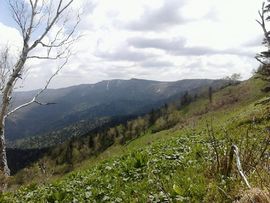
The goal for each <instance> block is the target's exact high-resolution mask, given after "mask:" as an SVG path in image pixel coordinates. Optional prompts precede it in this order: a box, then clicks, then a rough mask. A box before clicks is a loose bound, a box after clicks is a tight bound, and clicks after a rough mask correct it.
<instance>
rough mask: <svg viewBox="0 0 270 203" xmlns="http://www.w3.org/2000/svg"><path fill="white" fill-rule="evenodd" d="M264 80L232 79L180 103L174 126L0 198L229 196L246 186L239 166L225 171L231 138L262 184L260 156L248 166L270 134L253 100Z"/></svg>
mask: <svg viewBox="0 0 270 203" xmlns="http://www.w3.org/2000/svg"><path fill="white" fill-rule="evenodd" d="M262 86H263V82H261V81H259V80H249V81H246V82H243V83H242V84H240V85H238V86H231V87H227V88H225V89H223V90H221V91H219V92H217V93H215V94H214V99H213V104H212V105H211V107H210V106H209V102H208V99H204V98H201V99H199V100H197V101H196V102H194V103H192V104H190V105H189V106H187V107H185V108H184V109H182V110H181V112H180V113H181V114H182V117H183V119H182V121H181V122H180V123H178V124H177V125H176V126H175V127H174V128H171V129H169V130H166V131H162V132H159V133H155V134H149V133H148V134H145V135H143V136H141V137H140V138H138V139H136V140H134V141H132V142H130V143H129V144H128V145H126V146H120V145H114V146H112V147H110V148H109V149H107V150H106V151H105V152H104V153H102V154H101V155H99V156H98V157H96V158H91V159H89V160H88V161H85V162H84V163H82V164H81V165H80V166H79V167H78V169H77V170H76V171H74V172H73V173H71V174H69V175H67V176H65V177H63V178H61V179H59V180H57V181H53V183H51V184H45V185H42V186H38V185H35V184H32V185H30V186H27V187H22V188H21V189H19V190H18V191H17V192H16V193H7V194H4V195H3V196H2V197H0V202H55V201H56V200H58V201H60V202H72V201H73V202H94V201H96V202H147V201H150V202H160V201H161V202H166V201H173V202H201V201H204V202H226V201H227V202H231V201H232V199H236V198H237V197H238V196H239V194H240V191H241V190H243V189H245V186H244V184H243V183H242V181H241V179H240V178H239V175H238V174H237V172H236V170H235V167H234V168H233V172H232V174H231V176H230V177H228V178H225V177H224V170H225V169H226V163H227V160H226V158H227V157H228V156H227V154H228V150H229V147H230V146H231V144H232V143H235V144H237V146H238V147H239V148H240V151H241V152H242V153H241V159H242V162H243V168H244V170H245V171H246V172H247V174H248V178H249V181H250V183H251V185H252V186H254V187H261V188H264V187H265V186H266V185H270V177H269V175H268V176H267V171H265V169H264V168H263V164H261V163H259V164H257V165H256V171H255V170H254V169H253V168H252V167H251V166H250V165H253V164H254V162H256V161H254V160H257V157H259V156H260V155H261V152H262V150H261V148H263V146H264V145H263V144H264V141H265V138H266V137H267V136H268V134H267V133H266V132H265V127H267V125H268V118H267V117H265V111H266V110H265V107H263V106H261V105H257V106H255V105H254V104H255V103H256V102H257V101H259V100H260V99H262V98H263V97H265V96H266V95H264V94H263V93H261V92H260V91H259V89H260V88H261V87H262ZM215 148H216V150H217V151H215ZM216 154H218V155H219V164H218V163H217V156H216ZM268 164H269V163H268ZM218 165H219V168H218V169H217V166H218Z"/></svg>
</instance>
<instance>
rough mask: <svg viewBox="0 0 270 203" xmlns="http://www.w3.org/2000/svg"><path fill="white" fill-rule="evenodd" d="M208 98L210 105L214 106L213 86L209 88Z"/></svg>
mask: <svg viewBox="0 0 270 203" xmlns="http://www.w3.org/2000/svg"><path fill="white" fill-rule="evenodd" d="M208 97H209V102H210V104H212V100H213V88H212V87H211V86H210V87H209V88H208Z"/></svg>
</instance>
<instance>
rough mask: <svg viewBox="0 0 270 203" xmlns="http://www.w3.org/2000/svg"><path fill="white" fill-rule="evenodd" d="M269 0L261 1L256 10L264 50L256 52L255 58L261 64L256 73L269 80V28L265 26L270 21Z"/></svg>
mask: <svg viewBox="0 0 270 203" xmlns="http://www.w3.org/2000/svg"><path fill="white" fill-rule="evenodd" d="M269 12H270V1H269V0H267V3H266V2H263V4H262V8H261V10H259V11H258V13H259V19H258V20H256V21H257V22H258V23H259V25H260V26H261V28H262V31H263V35H264V39H263V42H262V44H263V45H265V47H266V50H265V51H262V52H260V53H258V54H257V55H256V56H255V58H256V59H257V60H258V61H259V62H260V63H261V64H262V66H261V67H260V68H259V69H258V73H259V74H260V75H262V76H263V77H264V78H265V79H266V80H268V81H270V30H269V29H268V28H267V22H268V21H270V15H269Z"/></svg>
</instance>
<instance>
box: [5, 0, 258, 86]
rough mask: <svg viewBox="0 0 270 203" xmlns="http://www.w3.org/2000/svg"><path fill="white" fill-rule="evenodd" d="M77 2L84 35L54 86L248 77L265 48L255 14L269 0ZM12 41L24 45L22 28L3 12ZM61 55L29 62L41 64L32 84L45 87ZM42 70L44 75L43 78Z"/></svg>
mask: <svg viewBox="0 0 270 203" xmlns="http://www.w3.org/2000/svg"><path fill="white" fill-rule="evenodd" d="M75 2H76V5H74V9H75V8H79V7H81V5H83V10H84V12H83V14H82V16H81V19H82V21H81V25H80V26H79V32H80V33H81V34H82V35H83V37H82V38H81V39H80V40H79V41H78V42H77V44H76V45H75V47H74V49H75V51H76V54H75V55H74V56H73V57H72V58H71V59H70V63H69V65H68V66H67V67H65V69H64V70H63V71H62V72H61V74H60V75H59V76H58V77H57V78H56V79H55V81H53V83H52V87H62V86H69V85H73V84H80V83H94V82H98V81H100V80H106V79H113V78H122V79H128V78H131V77H138V78H144V79H155V80H178V79H183V78H222V77H224V76H225V75H230V74H232V73H234V72H239V73H241V74H242V75H243V78H244V79H246V78H248V77H249V76H250V73H251V70H252V69H254V68H256V67H257V66H258V63H257V62H256V61H255V60H254V59H253V55H255V54H256V52H258V51H260V48H259V43H260V39H261V38H262V35H261V30H260V27H259V26H258V25H257V24H256V22H255V19H256V18H257V10H258V9H260V7H261V1H246V0H237V1H235V0H226V1H224V0H205V1H197V0H147V1H145V0H128V1H127V0H114V1H111V0H94V1H91V3H89V1H86V0H76V1H75ZM0 12H1V8H0ZM143 39H144V41H143ZM136 40H137V41H136ZM147 40H148V41H147ZM6 41H11V43H12V45H14V46H15V47H17V48H18V47H20V43H21V42H20V34H19V32H18V31H17V30H16V29H14V28H11V27H8V26H4V25H3V24H2V23H1V19H0V44H3V43H5V42H6ZM131 42H132V43H131ZM153 43H154V44H153ZM257 43H258V44H257ZM256 44H257V45H256ZM40 51H42V50H39V52H40ZM53 63H54V62H51V61H47V62H43V61H42V62H31V63H29V66H30V65H32V66H34V70H33V71H32V72H29V75H28V79H29V81H30V82H29V81H28V82H27V81H26V83H25V88H26V89H31V88H33V87H34V88H38V87H41V86H42V84H44V81H46V78H47V77H48V76H49V75H50V74H51V72H52V70H53V68H54V67H55V66H54V64H53ZM37 75H41V77H40V78H39V79H37V78H36V77H35V76H37ZM33 84H34V85H33Z"/></svg>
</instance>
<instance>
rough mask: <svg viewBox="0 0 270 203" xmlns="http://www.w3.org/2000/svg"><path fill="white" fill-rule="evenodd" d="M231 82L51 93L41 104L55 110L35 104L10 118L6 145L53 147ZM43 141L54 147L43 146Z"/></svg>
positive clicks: (110, 85) (100, 86)
mask: <svg viewBox="0 0 270 203" xmlns="http://www.w3.org/2000/svg"><path fill="white" fill-rule="evenodd" d="M227 83H228V81H224V80H181V81H176V82H159V81H149V80H139V79H131V80H109V81H102V82H99V83H97V84H92V85H79V86H73V87H68V88H63V89H55V90H54V89H49V90H47V91H46V92H45V93H44V94H43V95H41V96H40V100H41V101H43V102H50V103H55V104H54V105H49V106H39V105H31V106H30V107H28V108H24V109H22V110H21V111H18V112H17V113H16V114H14V115H13V116H11V117H9V119H8V122H7V140H8V142H7V143H8V146H9V147H16V148H17V147H19V148H42V147H48V146H53V145H55V144H59V143H63V142H64V141H65V140H67V139H69V138H70V137H74V136H80V135H83V134H86V133H87V132H89V131H91V130H93V129H95V128H98V127H101V126H103V125H104V124H108V123H110V122H114V119H115V118H116V119H118V118H119V117H128V116H130V117H134V116H137V115H141V114H144V113H147V112H149V111H150V110H151V109H154V108H158V107H160V106H161V105H163V104H165V103H166V102H169V101H171V100H174V99H176V98H180V97H181V96H183V95H184V93H185V92H189V94H190V95H195V94H197V95H199V94H200V93H201V92H202V91H204V89H207V88H208V87H209V86H212V87H213V89H218V88H220V87H221V86H224V85H225V84H227ZM36 91H37V90H35V91H30V92H15V94H14V95H13V102H12V105H13V106H14V107H15V106H17V105H19V104H22V103H24V102H26V101H29V100H30V99H31V98H32V97H33V95H35V93H36ZM44 139H45V140H50V142H44ZM33 141H35V143H33Z"/></svg>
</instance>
